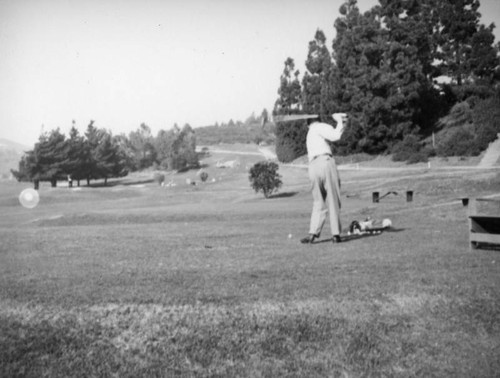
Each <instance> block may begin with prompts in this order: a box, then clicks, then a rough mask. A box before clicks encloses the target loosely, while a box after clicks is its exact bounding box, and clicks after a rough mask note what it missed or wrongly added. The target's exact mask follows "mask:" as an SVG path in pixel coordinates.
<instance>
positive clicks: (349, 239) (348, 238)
mask: <svg viewBox="0 0 500 378" xmlns="http://www.w3.org/2000/svg"><path fill="white" fill-rule="evenodd" d="M404 230H406V229H405V228H389V229H388V230H384V231H382V232H380V233H378V234H369V233H366V234H351V235H345V234H344V235H342V236H341V238H342V243H346V242H352V241H355V240H359V239H365V238H370V237H374V236H381V235H383V234H384V233H386V232H402V231H404ZM331 242H332V239H331V238H328V239H323V240H319V241H317V242H315V243H314V244H319V243H331Z"/></svg>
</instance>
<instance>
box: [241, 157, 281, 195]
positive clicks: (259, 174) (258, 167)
mask: <svg viewBox="0 0 500 378" xmlns="http://www.w3.org/2000/svg"><path fill="white" fill-rule="evenodd" d="M278 168H279V166H278V164H276V163H274V162H270V161H261V162H258V163H255V164H254V165H253V166H252V167H251V168H250V175H249V177H248V178H249V180H250V183H251V186H252V188H253V189H254V190H255V192H256V193H258V192H262V193H264V197H266V198H269V196H270V195H271V194H272V193H273V192H274V191H277V190H278V189H279V188H280V187H281V185H282V181H281V176H280V175H279V174H278Z"/></svg>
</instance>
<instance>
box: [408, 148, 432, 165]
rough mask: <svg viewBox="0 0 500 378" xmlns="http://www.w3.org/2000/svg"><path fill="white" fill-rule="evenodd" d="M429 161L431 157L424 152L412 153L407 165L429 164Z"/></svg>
mask: <svg viewBox="0 0 500 378" xmlns="http://www.w3.org/2000/svg"><path fill="white" fill-rule="evenodd" d="M428 161H429V155H427V154H426V152H425V151H424V150H422V151H419V152H414V153H412V154H411V155H410V156H409V157H408V160H406V163H407V164H416V163H427V162H428Z"/></svg>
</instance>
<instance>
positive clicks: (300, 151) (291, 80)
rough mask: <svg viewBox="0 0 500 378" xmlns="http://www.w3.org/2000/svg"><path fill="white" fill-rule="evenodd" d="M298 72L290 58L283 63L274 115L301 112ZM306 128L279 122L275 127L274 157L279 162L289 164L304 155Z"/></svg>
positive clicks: (297, 123) (304, 125) (301, 124)
mask: <svg viewBox="0 0 500 378" xmlns="http://www.w3.org/2000/svg"><path fill="white" fill-rule="evenodd" d="M299 75H300V72H299V71H298V70H295V62H294V61H293V59H292V58H288V59H287V60H286V61H285V67H284V69H283V73H282V75H281V78H280V87H279V89H278V94H279V97H278V99H277V100H276V102H275V104H274V110H273V114H274V115H279V114H297V113H300V112H301V111H302V98H301V97H302V87H301V85H300V81H299ZM306 134H307V126H306V124H305V122H303V121H297V122H286V123H285V122H279V123H278V124H277V125H276V155H277V157H278V160H279V161H281V162H290V161H292V160H293V159H295V158H297V157H298V156H301V155H304V154H305V153H306V145H305V140H306Z"/></svg>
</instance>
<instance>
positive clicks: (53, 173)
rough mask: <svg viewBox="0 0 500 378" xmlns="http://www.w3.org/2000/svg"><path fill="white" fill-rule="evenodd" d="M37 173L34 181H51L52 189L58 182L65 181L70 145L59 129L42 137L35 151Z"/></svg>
mask: <svg viewBox="0 0 500 378" xmlns="http://www.w3.org/2000/svg"><path fill="white" fill-rule="evenodd" d="M34 153H35V161H36V171H35V174H34V177H33V178H34V179H35V180H38V181H50V183H51V186H52V187H56V186H57V180H60V179H65V178H66V175H67V171H68V163H69V160H68V143H67V142H66V137H65V136H64V134H62V133H61V132H60V131H59V129H55V130H52V131H51V132H50V133H49V134H48V135H42V136H41V137H40V139H39V142H38V143H37V144H36V145H35V149H34Z"/></svg>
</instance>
